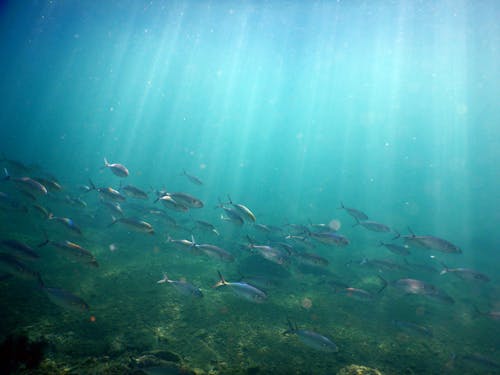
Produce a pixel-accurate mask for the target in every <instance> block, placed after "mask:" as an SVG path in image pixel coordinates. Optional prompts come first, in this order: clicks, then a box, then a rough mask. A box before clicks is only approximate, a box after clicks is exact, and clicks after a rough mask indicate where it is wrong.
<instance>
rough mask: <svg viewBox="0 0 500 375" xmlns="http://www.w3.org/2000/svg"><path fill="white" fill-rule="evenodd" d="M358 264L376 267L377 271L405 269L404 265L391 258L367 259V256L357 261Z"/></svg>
mask: <svg viewBox="0 0 500 375" xmlns="http://www.w3.org/2000/svg"><path fill="white" fill-rule="evenodd" d="M359 264H360V265H362V266H369V267H373V268H376V269H377V270H379V271H383V270H386V271H401V270H405V269H406V267H404V266H402V265H401V264H398V263H395V262H393V261H392V260H387V259H368V258H363V259H362V260H361V262H359Z"/></svg>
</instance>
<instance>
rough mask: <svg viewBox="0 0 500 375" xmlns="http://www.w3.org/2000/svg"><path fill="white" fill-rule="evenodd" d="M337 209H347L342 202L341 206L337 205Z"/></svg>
mask: <svg viewBox="0 0 500 375" xmlns="http://www.w3.org/2000/svg"><path fill="white" fill-rule="evenodd" d="M337 210H345V206H344V203H342V201H341V202H340V207H337Z"/></svg>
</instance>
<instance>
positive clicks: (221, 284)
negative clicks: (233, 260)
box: [212, 271, 227, 288]
mask: <svg viewBox="0 0 500 375" xmlns="http://www.w3.org/2000/svg"><path fill="white" fill-rule="evenodd" d="M217 273H218V274H219V278H220V280H219V281H218V282H217V283H216V284H215V285H214V286H213V287H212V288H218V287H220V286H223V285H227V281H226V280H224V276H222V274H221V273H220V271H217Z"/></svg>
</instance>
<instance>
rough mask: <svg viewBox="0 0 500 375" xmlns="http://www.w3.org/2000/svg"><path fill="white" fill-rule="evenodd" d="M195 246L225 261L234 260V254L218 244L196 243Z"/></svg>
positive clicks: (210, 255) (212, 256)
mask: <svg viewBox="0 0 500 375" xmlns="http://www.w3.org/2000/svg"><path fill="white" fill-rule="evenodd" d="M193 241H194V239H193ZM194 247H195V249H197V250H201V251H202V252H203V253H205V254H206V255H208V256H209V257H211V258H216V259H220V260H222V261H224V262H234V256H233V255H232V254H231V253H229V252H227V251H226V250H224V249H222V248H220V247H218V246H215V245H210V244H195V245H194Z"/></svg>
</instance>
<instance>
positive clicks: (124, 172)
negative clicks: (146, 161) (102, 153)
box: [104, 158, 129, 177]
mask: <svg viewBox="0 0 500 375" xmlns="http://www.w3.org/2000/svg"><path fill="white" fill-rule="evenodd" d="M104 168H109V169H110V170H111V172H113V174H114V175H115V176H118V177H127V176H128V175H129V171H128V169H127V167H125V166H124V165H123V164H118V163H113V164H112V163H109V162H108V160H107V159H106V158H104Z"/></svg>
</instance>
